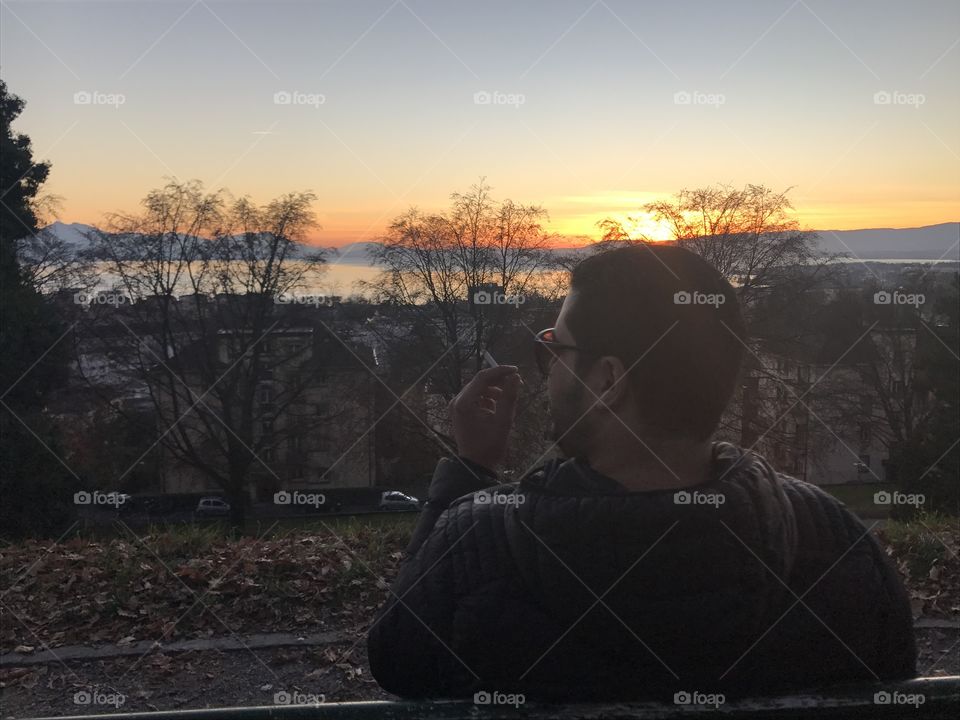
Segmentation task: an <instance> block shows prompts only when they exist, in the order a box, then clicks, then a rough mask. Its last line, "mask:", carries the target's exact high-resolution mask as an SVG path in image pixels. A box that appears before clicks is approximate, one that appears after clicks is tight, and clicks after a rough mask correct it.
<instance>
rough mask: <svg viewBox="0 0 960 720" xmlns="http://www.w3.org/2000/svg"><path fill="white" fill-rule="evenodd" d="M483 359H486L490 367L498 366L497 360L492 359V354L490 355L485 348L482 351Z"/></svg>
mask: <svg viewBox="0 0 960 720" xmlns="http://www.w3.org/2000/svg"><path fill="white" fill-rule="evenodd" d="M483 359H484V360H486V361H487V365H489V366H490V367H492V368H495V367H497V366H498V364H497V361H496V360H494V359H493V355H491V354H490V353H489V352H488V351H487V350H484V351H483Z"/></svg>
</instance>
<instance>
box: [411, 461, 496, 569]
mask: <svg viewBox="0 0 960 720" xmlns="http://www.w3.org/2000/svg"><path fill="white" fill-rule="evenodd" d="M496 482H497V475H496V473H495V472H493V470H490V469H489V468H487V467H485V466H483V465H480V464H478V463H475V462H473V461H472V460H467V459H466V458H461V457H457V458H441V459H440V462H438V463H437V468H436V470H434V472H433V479H432V480H431V481H430V490H429V491H428V493H427V502H426V503H425V504H424V507H423V511H422V512H421V513H420V519H419V520H418V521H417V527H416V528H414V531H413V536H412V537H411V538H410V543H409V544H408V545H407V549H406V551H405V552H406V554H407V555H408V556H410V555H415V554H416V553H417V550H419V549H420V545H421V544H423V541H424V540H425V539H426V538H427V536H428V535H429V534H430V531H431V530H433V526H434V524H435V523H436V522H437V518H439V517H440V514H441V513H442V512H443V511H444V510H446V509H447V508H448V507H449V505H450V503H452V502H453V501H454V500H456V499H457V498H458V497H460V496H461V495H466V494H467V493H469V492H474V491H476V490H482V489H483V488H486V487H490V486H491V485H495V484H496Z"/></svg>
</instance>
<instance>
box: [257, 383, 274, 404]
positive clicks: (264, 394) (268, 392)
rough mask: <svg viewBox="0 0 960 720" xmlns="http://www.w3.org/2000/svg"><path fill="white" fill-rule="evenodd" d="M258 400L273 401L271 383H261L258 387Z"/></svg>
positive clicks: (263, 401)
mask: <svg viewBox="0 0 960 720" xmlns="http://www.w3.org/2000/svg"><path fill="white" fill-rule="evenodd" d="M259 396H260V402H262V403H270V402H273V386H271V385H261V386H260V389H259Z"/></svg>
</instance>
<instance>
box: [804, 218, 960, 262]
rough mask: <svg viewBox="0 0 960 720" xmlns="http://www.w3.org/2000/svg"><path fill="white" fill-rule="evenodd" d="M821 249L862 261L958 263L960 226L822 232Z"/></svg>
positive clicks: (948, 224) (956, 224)
mask: <svg viewBox="0 0 960 720" xmlns="http://www.w3.org/2000/svg"><path fill="white" fill-rule="evenodd" d="M818 233H819V235H820V247H822V248H823V249H824V250H826V251H828V252H845V253H849V254H850V255H852V256H854V257H859V258H862V259H877V260H883V259H897V258H900V259H904V260H939V259H943V260H954V261H956V260H958V259H960V223H955V222H951V223H940V224H939V225H926V226H924V227H918V228H903V229H898V228H875V229H871V230H819V231H818Z"/></svg>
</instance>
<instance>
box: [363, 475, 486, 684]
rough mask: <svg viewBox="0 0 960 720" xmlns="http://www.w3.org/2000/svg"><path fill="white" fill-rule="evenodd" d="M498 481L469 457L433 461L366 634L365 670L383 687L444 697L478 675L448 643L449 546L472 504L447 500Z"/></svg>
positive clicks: (466, 524)
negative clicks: (423, 498)
mask: <svg viewBox="0 0 960 720" xmlns="http://www.w3.org/2000/svg"><path fill="white" fill-rule="evenodd" d="M495 484H496V476H495V475H494V474H493V473H492V472H491V471H490V470H488V469H487V468H484V467H483V466H481V465H477V464H476V463H472V462H470V461H469V460H465V459H463V458H456V459H453V458H443V459H441V460H440V462H439V463H438V464H437V468H436V471H435V472H434V476H433V480H432V481H431V484H430V492H429V495H428V502H427V503H426V506H425V507H424V510H423V511H422V513H421V515H420V520H419V522H418V523H417V527H416V529H415V531H414V534H413V538H412V539H411V541H410V544H409V545H408V547H407V550H406V557H405V559H404V561H403V564H402V566H401V568H400V573H399V575H398V576H397V579H396V581H395V582H394V583H393V585H392V587H391V588H390V596H389V598H388V599H387V601H386V603H384V605H383V607H382V608H381V610H380V612H379V613H378V615H377V617H376V619H375V620H374V623H373V625H372V626H371V628H370V630H369V631H368V634H367V655H368V659H369V662H370V670H371V672H372V674H373V677H374V678H375V679H376V680H377V682H378V683H379V684H380V686H381V687H383V688H384V689H385V690H387V691H389V692H392V693H394V694H396V695H400V696H402V697H410V698H423V697H431V696H432V697H449V696H450V694H451V692H454V693H455V692H456V691H457V689H462V688H463V687H465V686H467V685H469V684H470V682H471V680H473V679H475V678H474V674H473V672H472V671H471V670H470V668H468V667H466V665H465V664H464V663H463V662H462V661H460V660H459V658H457V656H456V654H455V653H454V652H453V650H452V649H451V648H450V647H449V644H448V642H449V638H450V637H451V634H452V626H453V621H454V613H455V610H456V605H455V603H456V598H455V592H454V588H455V577H454V566H453V555H454V554H453V553H452V552H451V550H453V548H454V545H456V544H457V543H458V542H459V540H460V539H461V538H462V537H463V536H464V535H465V534H466V533H469V532H470V531H471V530H472V529H473V528H472V526H471V522H472V521H471V512H470V505H471V503H469V502H466V501H461V502H459V503H454V504H452V505H451V503H452V502H453V501H454V500H455V499H456V498H458V497H461V496H463V495H466V494H468V493H470V492H473V491H475V490H480V489H482V488H485V487H490V486H491V485H495ZM454 685H455V686H456V688H455V687H453V686H454Z"/></svg>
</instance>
